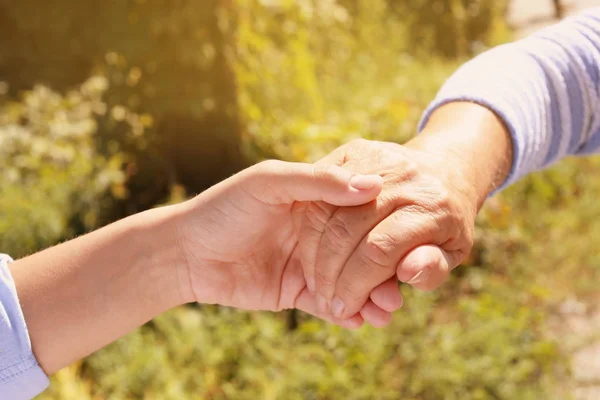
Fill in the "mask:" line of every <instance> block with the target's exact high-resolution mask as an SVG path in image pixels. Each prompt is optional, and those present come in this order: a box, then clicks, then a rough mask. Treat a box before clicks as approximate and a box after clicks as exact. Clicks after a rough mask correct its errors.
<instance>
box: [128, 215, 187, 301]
mask: <svg viewBox="0 0 600 400" xmlns="http://www.w3.org/2000/svg"><path fill="white" fill-rule="evenodd" d="M185 204H186V203H181V204H176V205H171V206H165V207H160V208H156V209H152V210H149V211H146V212H144V213H141V214H139V215H136V216H134V217H132V218H136V217H137V218H138V220H137V221H133V225H134V226H135V227H134V228H133V229H134V231H137V232H136V233H135V234H134V236H137V237H138V239H139V243H140V244H141V245H142V247H143V250H142V251H144V252H147V253H148V254H150V259H149V265H148V267H150V270H149V271H143V268H142V273H143V274H146V275H150V276H151V278H152V277H154V278H155V279H153V282H152V283H149V284H150V285H152V286H156V287H157V288H159V290H160V292H162V293H163V294H164V295H165V297H163V298H162V300H161V302H162V304H163V308H165V307H166V308H167V309H168V308H172V307H175V306H178V305H181V304H185V303H191V302H194V301H196V300H195V297H194V294H193V291H192V289H191V284H190V274H189V265H188V260H187V257H186V254H185V252H184V248H183V245H182V240H181V237H182V234H181V231H182V226H183V225H184V224H185V219H186V215H187V209H186V207H185ZM140 261H142V262H144V258H143V257H140ZM161 297H162V296H161Z"/></svg>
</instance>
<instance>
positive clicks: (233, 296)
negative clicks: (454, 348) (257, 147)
mask: <svg viewBox="0 0 600 400" xmlns="http://www.w3.org/2000/svg"><path fill="white" fill-rule="evenodd" d="M382 184H383V182H382V179H381V177H380V176H378V175H370V176H364V175H362V176H359V175H356V174H354V173H352V172H350V171H348V170H346V169H343V168H339V167H335V166H314V165H310V164H294V163H284V162H280V161H269V162H264V163H261V164H258V165H256V166H254V167H251V168H249V169H247V170H245V171H243V172H241V173H239V174H237V175H235V176H233V177H231V178H230V179H228V180H226V181H224V182H222V183H220V184H219V185H216V186H215V187H213V188H211V189H209V190H208V191H206V192H204V193H203V194H201V195H200V196H198V197H196V198H194V199H192V200H190V201H187V202H184V203H181V204H179V205H175V206H169V207H164V208H159V209H154V210H150V211H147V212H144V213H140V214H137V215H135V216H132V217H130V218H126V219H124V220H121V221H119V222H116V223H114V224H112V225H109V226H107V227H105V228H102V229H99V230H98V231H95V232H92V233H90V234H88V235H85V236H82V237H80V238H77V239H75V240H72V241H69V242H66V243H63V244H61V245H58V246H56V247H53V248H50V249H47V250H45V251H42V252H40V253H37V254H34V255H32V256H29V257H26V258H23V259H20V260H17V261H15V262H14V263H12V264H10V267H9V268H10V270H11V273H12V276H13V278H14V281H15V284H16V287H17V292H18V295H19V299H20V302H21V306H22V309H23V313H24V315H25V320H26V322H27V325H28V329H29V334H30V338H31V341H32V346H33V351H34V353H35V355H36V357H37V360H38V362H39V363H40V365H41V367H42V368H43V369H44V371H45V372H46V373H47V374H52V373H54V372H55V371H57V370H59V369H60V368H62V367H64V366H66V365H68V364H70V363H72V362H74V361H75V360H77V359H80V358H82V357H85V356H86V355H88V354H90V353H92V352H94V351H96V350H98V349H100V348H102V347H104V346H106V345H107V344H109V343H111V342H112V341H114V340H116V339H117V338H119V337H121V336H123V335H124V334H126V333H127V332H129V331H131V330H133V329H135V328H136V327H138V326H140V325H142V324H143V323H145V322H147V321H149V320H150V319H152V318H153V317H155V316H156V315H158V314H160V313H162V312H164V311H166V310H168V309H170V308H172V307H175V306H177V305H180V304H184V303H188V302H194V301H198V302H201V303H212V304H221V305H225V306H232V307H237V308H242V309H252V310H272V311H277V310H281V309H284V308H295V307H297V308H299V309H301V310H304V311H306V312H309V313H312V314H318V313H317V312H316V308H315V303H314V301H313V300H312V298H313V297H312V296H311V295H310V294H308V292H307V291H306V290H305V289H306V285H305V281H304V275H303V273H302V267H301V265H300V263H299V262H298V260H294V258H293V257H292V254H293V252H294V249H295V248H296V246H297V238H298V232H299V226H300V223H301V220H302V215H303V212H304V206H305V205H306V204H307V203H305V202H309V201H324V202H330V203H332V204H336V205H338V206H356V205H360V204H364V203H367V202H370V201H372V200H373V199H375V198H376V197H377V195H378V194H379V193H380V191H381V188H382ZM396 292H397V291H396ZM399 296H400V295H399V293H397V294H396V297H399ZM375 311H377V310H375ZM324 317H325V318H326V319H329V320H331V318H330V317H328V316H326V315H325V316H324ZM334 322H337V323H339V324H340V325H342V326H345V327H348V328H356V327H359V326H361V325H362V324H363V320H362V318H361V317H360V315H355V316H351V317H350V318H349V319H346V320H344V321H341V320H335V321H334Z"/></svg>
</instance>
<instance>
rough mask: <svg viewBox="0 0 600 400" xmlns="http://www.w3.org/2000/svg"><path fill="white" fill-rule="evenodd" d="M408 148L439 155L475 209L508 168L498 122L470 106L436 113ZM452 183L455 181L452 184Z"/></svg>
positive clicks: (508, 151)
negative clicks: (466, 193) (468, 193)
mask: <svg viewBox="0 0 600 400" xmlns="http://www.w3.org/2000/svg"><path fill="white" fill-rule="evenodd" d="M407 145H408V146H414V147H418V148H421V149H426V150H427V151H429V152H436V153H437V154H440V155H442V157H441V158H442V159H443V162H445V163H446V167H443V170H444V171H447V172H448V173H449V174H450V175H451V178H452V179H453V180H452V182H453V183H454V182H461V183H464V184H465V185H466V186H469V187H470V188H471V189H472V192H471V195H472V196H473V198H474V200H475V202H476V207H477V209H479V208H481V206H482V205H483V203H484V202H485V200H486V199H487V197H488V196H489V195H490V193H491V192H492V191H493V190H495V189H497V188H498V187H500V186H501V185H502V184H503V183H504V181H505V180H506V178H507V177H508V174H509V172H510V168H511V165H512V139H511V137H510V134H509V132H508V129H507V128H506V127H505V125H504V123H503V122H502V120H501V119H500V118H499V117H498V116H496V114H494V113H493V112H492V111H491V110H489V109H487V108H485V107H483V106H480V105H478V104H474V103H467V102H453V103H448V104H446V105H443V106H441V107H439V108H438V109H436V110H435V111H434V112H433V113H432V114H431V116H430V118H429V119H428V121H427V124H426V125H425V127H424V129H423V132H421V133H420V134H419V135H418V136H417V137H415V138H414V139H413V140H411V142H409V143H408V144H407ZM454 179H456V180H454Z"/></svg>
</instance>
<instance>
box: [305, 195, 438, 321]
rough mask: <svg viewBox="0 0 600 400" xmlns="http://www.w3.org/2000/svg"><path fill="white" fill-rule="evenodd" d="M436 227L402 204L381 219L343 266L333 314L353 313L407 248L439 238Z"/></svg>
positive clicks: (394, 267) (387, 276) (390, 272)
mask: <svg viewBox="0 0 600 400" xmlns="http://www.w3.org/2000/svg"><path fill="white" fill-rule="evenodd" d="M438 230H439V226H438V225H437V223H436V222H435V220H434V219H433V218H428V217H427V216H424V215H422V214H420V213H419V212H418V211H416V210H413V209H412V208H410V207H404V208H401V209H399V210H397V211H395V212H393V213H392V214H390V216H388V217H387V218H385V219H384V220H383V221H381V222H380V223H379V224H378V225H377V226H376V227H375V228H373V230H372V231H371V232H369V233H368V234H367V235H366V236H365V238H364V239H363V240H362V241H361V243H360V244H359V245H358V247H357V248H356V250H355V251H354V252H353V253H352V255H351V256H350V258H349V259H348V262H347V263H346V265H345V266H344V267H343V270H342V272H341V274H340V276H339V278H338V280H337V284H336V286H335V297H334V299H333V300H332V301H331V307H330V309H331V312H332V314H333V316H334V317H336V318H340V319H344V318H347V317H348V316H350V315H354V314H355V313H356V312H357V311H358V310H360V309H361V308H362V306H363V304H364V303H365V302H366V300H367V299H368V297H369V295H370V293H371V291H373V289H375V288H376V287H377V286H379V285H380V284H381V283H383V282H385V281H387V280H388V279H390V278H391V277H392V276H394V275H396V271H397V265H398V263H399V262H400V260H402V259H403V258H404V257H405V256H406V254H408V252H409V251H410V250H412V249H413V248H415V247H417V246H419V245H420V244H421V243H424V242H425V243H427V242H431V241H433V242H434V243H438V242H440V238H439V237H437V235H438V234H439V233H438ZM442 242H443V241H442ZM317 290H318V280H317Z"/></svg>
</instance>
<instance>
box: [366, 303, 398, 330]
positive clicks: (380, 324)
mask: <svg viewBox="0 0 600 400" xmlns="http://www.w3.org/2000/svg"><path fill="white" fill-rule="evenodd" d="M360 315H361V316H362V318H363V319H364V321H365V322H367V323H369V324H371V325H372V326H374V327H375V328H384V327H386V326H387V325H388V324H389V323H390V322H391V321H392V313H390V312H388V311H384V310H382V309H381V308H379V307H377V305H375V303H373V302H372V301H367V304H365V305H364V307H363V308H362V309H361V310H360Z"/></svg>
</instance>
